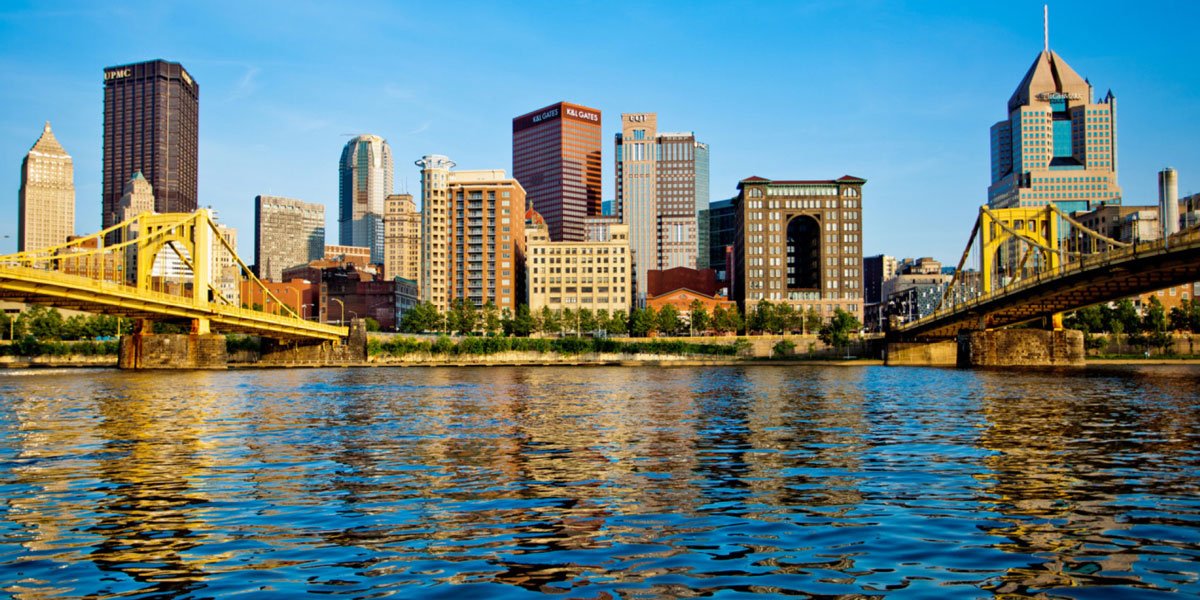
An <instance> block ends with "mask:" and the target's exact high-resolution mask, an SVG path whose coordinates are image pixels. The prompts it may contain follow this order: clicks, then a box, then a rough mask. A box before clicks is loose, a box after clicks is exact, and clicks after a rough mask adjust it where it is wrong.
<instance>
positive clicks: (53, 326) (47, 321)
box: [18, 305, 63, 341]
mask: <svg viewBox="0 0 1200 600" xmlns="http://www.w3.org/2000/svg"><path fill="white" fill-rule="evenodd" d="M18 319H19V320H24V321H25V324H26V325H25V330H26V331H27V332H28V335H32V336H33V337H34V338H36V339H38V340H39V341H46V340H57V339H62V331H63V317H62V313H60V312H58V309H56V308H46V307H45V306H36V305H35V306H31V307H29V309H28V310H26V311H25V312H23V313H21V315H20V317H18Z"/></svg>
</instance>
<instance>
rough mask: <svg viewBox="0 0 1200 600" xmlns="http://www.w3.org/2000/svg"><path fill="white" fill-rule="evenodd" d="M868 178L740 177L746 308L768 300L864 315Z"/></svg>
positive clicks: (737, 242)
mask: <svg viewBox="0 0 1200 600" xmlns="http://www.w3.org/2000/svg"><path fill="white" fill-rule="evenodd" d="M865 183H866V180H865V179H860V178H857V177H851V176H849V175H846V176H844V177H841V178H839V179H831V180H803V181H782V180H780V181H773V180H770V179H764V178H762V177H749V178H747V179H743V180H742V181H741V182H739V183H738V190H739V192H738V195H737V197H735V198H734V199H733V203H734V207H735V209H736V211H737V221H736V223H737V224H736V231H735V238H734V269H733V271H734V272H733V273H732V274H731V276H730V280H731V281H732V283H733V297H734V299H735V300H737V302H738V304H739V305H740V306H741V307H742V309H743V310H747V311H749V310H751V309H753V308H754V306H755V305H756V304H757V303H758V302H761V301H762V300H770V301H771V302H787V303H789V304H791V305H792V306H793V307H796V308H800V309H804V310H807V309H809V308H813V309H815V310H816V311H817V312H818V313H820V314H821V316H823V317H825V318H829V317H830V316H832V315H833V313H834V310H835V309H838V308H840V309H842V310H844V311H846V312H849V313H851V314H853V315H855V316H856V317H858V319H859V321H862V318H863V287H862V188H863V185H864V184H865Z"/></svg>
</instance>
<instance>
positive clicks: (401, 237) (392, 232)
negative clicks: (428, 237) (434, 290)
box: [383, 194, 421, 282]
mask: <svg viewBox="0 0 1200 600" xmlns="http://www.w3.org/2000/svg"><path fill="white" fill-rule="evenodd" d="M383 228H384V247H385V248H386V252H385V254H386V255H387V256H386V257H385V259H384V264H383V273H384V275H386V276H387V278H388V279H394V278H396V277H403V278H405V279H408V280H410V281H413V282H418V281H420V279H421V213H420V212H418V211H417V203H416V202H413V197H412V194H392V195H390V196H388V197H387V199H386V200H385V201H384V211H383Z"/></svg>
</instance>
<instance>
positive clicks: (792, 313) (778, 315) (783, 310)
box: [771, 302, 796, 333]
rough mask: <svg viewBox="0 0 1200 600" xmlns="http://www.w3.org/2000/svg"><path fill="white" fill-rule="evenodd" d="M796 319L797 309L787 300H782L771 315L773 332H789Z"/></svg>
mask: <svg viewBox="0 0 1200 600" xmlns="http://www.w3.org/2000/svg"><path fill="white" fill-rule="evenodd" d="M795 320H796V309H794V308H792V305H791V304H788V303H787V302H780V303H779V304H776V305H775V311H774V314H772V315H771V332H772V333H787V332H788V330H789V329H790V327H791V324H792V322H794V321H795Z"/></svg>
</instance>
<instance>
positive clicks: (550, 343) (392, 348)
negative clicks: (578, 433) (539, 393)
mask: <svg viewBox="0 0 1200 600" xmlns="http://www.w3.org/2000/svg"><path fill="white" fill-rule="evenodd" d="M749 346H750V342H749V341H747V340H746V339H744V338H736V339H734V340H732V341H731V342H729V343H704V342H686V341H681V340H654V339H650V340H645V341H626V340H613V339H606V338H586V337H564V338H525V337H502V336H488V337H465V338H462V339H459V340H453V339H451V338H449V337H447V336H439V337H437V338H435V339H418V338H410V337H394V338H391V339H386V340H384V339H379V338H371V339H369V340H368V341H367V354H368V355H369V356H373V357H376V356H395V357H399V356H405V355H410V354H428V355H435V356H487V355H492V354H501V353H504V352H540V353H544V354H545V353H557V354H567V355H575V354H589V353H612V354H657V355H676V356H689V355H690V356H737V355H738V353H740V352H742V351H744V350H745V349H746V348H748V347H749Z"/></svg>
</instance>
